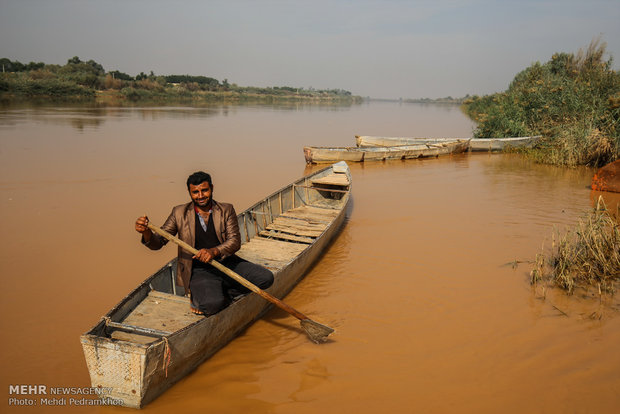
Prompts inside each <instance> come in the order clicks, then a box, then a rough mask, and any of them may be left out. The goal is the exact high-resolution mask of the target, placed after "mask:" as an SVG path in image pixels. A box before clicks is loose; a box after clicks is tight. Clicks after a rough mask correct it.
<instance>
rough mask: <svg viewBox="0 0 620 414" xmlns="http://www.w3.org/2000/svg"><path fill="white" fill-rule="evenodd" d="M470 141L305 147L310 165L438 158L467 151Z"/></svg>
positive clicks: (305, 153) (305, 154)
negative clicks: (383, 145) (375, 145)
mask: <svg viewBox="0 0 620 414" xmlns="http://www.w3.org/2000/svg"><path fill="white" fill-rule="evenodd" d="M467 148H469V140H468V139H463V140H451V141H445V142H437V143H423V144H420V143H418V144H416V145H402V146H391V147H304V156H305V157H306V162H307V163H308V164H311V163H314V164H317V163H323V162H334V161H340V160H344V161H353V162H362V161H383V160H405V159H413V158H424V157H438V156H440V155H446V154H456V153H459V152H464V151H467Z"/></svg>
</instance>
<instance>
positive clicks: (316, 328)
mask: <svg viewBox="0 0 620 414" xmlns="http://www.w3.org/2000/svg"><path fill="white" fill-rule="evenodd" d="M148 227H149V229H151V231H154V232H155V233H157V234H159V235H160V236H162V237H165V238H166V239H168V240H170V241H171V242H173V243H176V244H178V245H179V246H181V247H182V248H184V249H185V250H187V251H188V252H190V253H192V254H194V255H195V254H196V253H198V250H196V249H195V248H194V247H192V246H190V245H189V244H187V243H185V242H184V241H183V240H181V239H179V238H178V237H175V236H173V235H172V234H170V233H168V232H167V231H164V230H162V229H160V228H159V227H157V226H154V225H152V224H151V223H149V224H148ZM209 264H210V265H212V266H213V267H215V268H216V269H218V270H219V271H221V272H222V273H225V274H226V275H227V276H228V277H230V278H232V279H233V280H236V281H237V282H239V283H241V284H242V285H243V286H245V287H246V288H248V289H250V290H251V291H252V292H254V293H256V294H257V295H260V296H262V297H263V298H265V299H266V300H268V301H269V302H271V303H273V304H274V305H276V306H277V307H279V308H280V309H282V310H283V311H286V312H288V313H290V314H291V315H293V316H294V317H296V318H297V319H299V321H300V323H301V327H302V329H303V330H304V331H306V333H307V334H308V336H309V337H310V339H312V341H314V342H315V343H317V344H318V343H320V342H324V341H325V340H326V339H327V336H328V335H329V334H331V333H332V332H334V330H333V329H332V328H330V327H329V326H325V325H323V324H320V323H318V322H315V321H313V320H312V319H310V318H308V317H307V316H306V315H304V314H303V313H301V312H299V311H298V310H297V309H294V308H293V307H292V306H289V305H287V304H286V303H284V302H282V301H281V300H280V299H278V298H276V297H275V296H272V295H270V294H269V293H267V292H265V291H264V290H262V289H261V288H259V287H258V286H256V285H255V284H253V283H251V282H250V281H248V280H246V279H244V278H243V277H241V276H240V275H238V274H237V273H236V272H233V271H232V270H230V269H229V268H227V267H226V266H224V265H223V264H221V263H220V262H218V261H216V260H211V261H210V262H209Z"/></svg>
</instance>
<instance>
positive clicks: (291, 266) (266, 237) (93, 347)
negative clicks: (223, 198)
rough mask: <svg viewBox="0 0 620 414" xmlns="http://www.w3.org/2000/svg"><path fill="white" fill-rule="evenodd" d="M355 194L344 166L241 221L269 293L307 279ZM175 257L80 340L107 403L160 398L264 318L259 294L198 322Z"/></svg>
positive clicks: (249, 254)
mask: <svg viewBox="0 0 620 414" xmlns="http://www.w3.org/2000/svg"><path fill="white" fill-rule="evenodd" d="M350 190H351V174H350V172H349V168H348V166H347V165H346V163H344V162H342V163H338V164H334V165H332V166H329V167H327V168H324V169H321V170H319V171H317V172H315V173H313V174H310V175H308V176H306V177H304V178H301V179H299V180H297V181H295V182H294V183H293V184H290V185H288V186H286V187H284V188H282V189H281V190H279V191H277V192H275V193H274V194H272V195H270V196H269V197H267V198H265V199H264V200H262V201H260V202H258V203H257V204H255V205H254V206H252V207H250V208H249V209H248V210H246V211H244V212H243V213H241V214H240V215H239V216H238V220H239V228H240V231H241V239H242V246H241V249H240V250H239V251H238V252H237V255H238V256H240V257H242V258H245V259H246V260H250V261H252V262H254V263H258V264H260V265H263V266H265V267H267V268H269V269H270V270H271V271H273V273H274V279H275V281H274V284H273V286H271V287H270V288H269V289H268V290H267V291H268V292H269V293H271V294H272V295H273V296H276V297H278V298H282V297H283V296H285V295H286V294H287V293H288V292H289V291H290V290H291V289H292V288H293V286H295V284H296V283H297V282H298V281H299V280H300V279H301V278H302V277H303V275H304V273H305V272H306V270H307V269H308V268H309V267H310V265H311V264H312V263H313V262H314V261H315V260H316V259H317V258H318V257H319V255H320V254H321V253H322V252H323V250H324V249H325V247H326V246H327V244H328V243H329V242H330V240H331V239H332V238H333V237H334V235H335V234H336V233H337V232H338V230H339V228H340V227H341V225H342V223H343V222H344V217H345V210H346V206H347V204H348V202H349V193H350ZM175 274H176V259H174V260H172V261H170V262H169V263H168V264H166V265H165V266H164V267H162V268H161V269H160V270H159V271H157V272H156V273H155V274H153V275H152V276H150V277H149V278H148V279H146V280H145V281H144V282H143V283H142V284H141V285H140V286H138V287H137V288H136V289H135V290H133V291H132V292H131V293H130V294H129V295H128V296H127V297H125V298H124V299H123V300H122V301H121V302H120V303H119V304H118V305H116V306H115V307H114V309H112V310H111V311H110V312H108V313H107V314H106V315H105V316H104V317H103V318H102V319H101V320H100V321H99V322H98V323H97V324H96V325H95V326H94V327H93V328H92V329H91V330H89V331H88V332H87V333H85V334H84V335H82V336H81V342H82V347H83V350H84V356H85V358H86V363H87V365H88V370H89V372H90V378H91V382H92V386H93V387H95V388H101V389H102V390H106V392H108V391H109V392H108V393H105V394H102V395H101V397H102V398H106V399H110V401H116V400H122V405H125V406H129V407H134V408H139V407H142V406H144V405H145V404H146V403H148V402H149V401H151V400H153V399H155V398H156V397H157V396H158V395H159V394H161V393H162V392H163V391H165V390H166V389H167V388H168V387H170V386H171V385H172V384H174V383H175V382H176V381H178V380H180V379H181V378H183V377H184V376H185V375H187V374H188V373H189V372H190V371H192V370H193V369H195V368H196V367H197V366H198V365H199V364H200V363H202V362H203V361H204V360H206V359H207V358H209V357H210V356H211V355H213V354H214V353H215V352H216V351H217V350H218V349H220V348H221V347H223V346H224V345H226V344H227V343H228V342H229V341H230V340H232V339H233V338H235V337H236V336H237V335H238V334H239V333H240V332H241V331H242V330H243V329H244V328H246V327H247V326H248V325H250V324H251V323H252V322H253V321H254V320H256V319H257V318H258V317H260V316H261V315H262V314H263V313H264V312H265V311H266V310H267V309H268V307H269V303H268V302H266V301H265V300H264V299H263V298H261V297H260V296H258V295H255V294H249V295H245V296H243V297H241V298H238V299H236V300H235V301H233V302H232V304H231V305H230V306H228V307H227V308H225V309H224V310H222V311H221V312H219V313H217V314H215V315H212V316H209V317H202V316H197V315H195V314H193V313H191V312H190V302H189V298H187V297H186V296H184V294H185V292H184V289H183V287H181V286H176V284H175Z"/></svg>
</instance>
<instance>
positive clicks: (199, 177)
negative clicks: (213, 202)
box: [187, 171, 213, 190]
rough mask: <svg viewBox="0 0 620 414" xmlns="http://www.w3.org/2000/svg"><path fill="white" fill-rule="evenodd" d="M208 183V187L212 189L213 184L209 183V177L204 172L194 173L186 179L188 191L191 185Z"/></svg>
mask: <svg viewBox="0 0 620 414" xmlns="http://www.w3.org/2000/svg"><path fill="white" fill-rule="evenodd" d="M205 181H206V182H208V183H209V187H211V188H213V183H212V182H211V176H210V175H209V174H207V173H206V172H204V171H196V172H195V173H193V174H192V175H190V176H189V177H187V189H188V190H189V186H190V184H191V185H200V184H202V183H204V182H205Z"/></svg>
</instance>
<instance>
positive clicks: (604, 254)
mask: <svg viewBox="0 0 620 414" xmlns="http://www.w3.org/2000/svg"><path fill="white" fill-rule="evenodd" d="M615 217H619V216H618V212H616V215H615ZM551 250H552V251H551V254H550V256H549V257H547V256H546V255H545V254H544V252H543V253H540V254H538V255H537V257H536V262H535V265H534V269H533V270H532V272H531V273H530V275H531V282H532V284H535V285H536V284H538V283H541V282H542V283H543V286H544V285H546V284H551V285H554V286H559V287H561V288H563V289H565V290H566V291H567V293H569V294H572V293H574V291H575V289H576V288H588V287H589V286H595V287H597V288H598V290H599V294H602V293H608V294H613V293H614V292H615V286H616V285H617V283H618V282H619V281H620V231H619V229H618V223H617V221H616V219H615V218H614V216H612V215H611V214H610V213H609V211H608V210H607V208H606V206H605V203H604V202H603V199H602V197H600V198H599V200H598V202H597V205H596V208H594V209H593V210H592V211H591V212H590V213H589V214H588V215H587V216H586V217H585V218H584V219H582V220H579V223H578V224H577V226H576V227H575V228H574V229H572V230H569V231H568V232H566V233H565V234H559V232H556V234H554V238H553V244H552V249H551ZM543 289H544V287H543Z"/></svg>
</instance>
